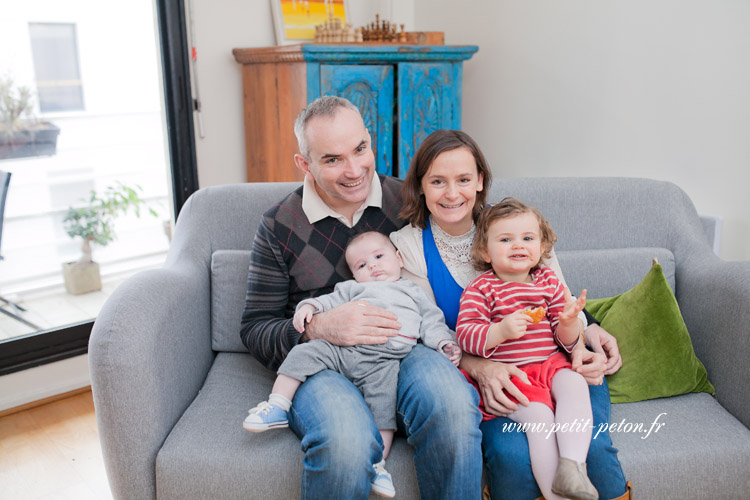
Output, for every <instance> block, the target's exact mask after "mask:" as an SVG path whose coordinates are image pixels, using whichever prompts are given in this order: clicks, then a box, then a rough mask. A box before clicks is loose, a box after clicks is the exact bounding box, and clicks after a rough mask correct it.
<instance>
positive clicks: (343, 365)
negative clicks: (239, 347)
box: [278, 339, 414, 430]
mask: <svg viewBox="0 0 750 500" xmlns="http://www.w3.org/2000/svg"><path fill="white" fill-rule="evenodd" d="M413 347H414V346H413V345H405V344H402V343H401V342H398V343H397V342H392V341H388V342H387V343H385V344H378V345H356V346H352V347H343V346H335V345H332V344H330V343H328V342H327V341H325V340H320V339H315V340H311V341H310V342H305V343H304V344H297V345H296V346H294V348H293V349H292V350H291V351H289V354H288V355H287V357H286V359H285V360H284V362H283V363H282V364H281V366H280V367H279V371H278V373H280V374H284V375H287V376H289V377H292V378H294V379H297V380H300V381H302V382H304V381H305V380H307V377H309V376H312V375H315V374H316V373H318V372H321V371H323V370H334V371H336V372H338V373H340V374H342V375H343V376H345V377H346V378H348V379H349V380H351V381H352V383H353V384H354V385H355V386H356V387H357V388H358V389H359V390H360V391H361V392H362V395H363V396H364V398H365V401H366V402H367V406H369V407H370V411H371V412H372V416H373V417H374V419H375V425H377V427H378V429H383V430H387V429H392V430H395V429H396V397H397V390H398V389H397V386H398V369H399V363H400V362H401V360H402V359H403V358H404V357H405V356H406V355H407V354H409V352H411V350H412V348H413Z"/></svg>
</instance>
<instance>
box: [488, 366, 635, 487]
mask: <svg viewBox="0 0 750 500" xmlns="http://www.w3.org/2000/svg"><path fill="white" fill-rule="evenodd" d="M589 394H590V395H591V409H592V410H593V416H594V422H593V425H594V432H593V434H592V439H591V445H590V447H589V454H588V456H587V457H586V470H587V472H588V475H589V479H591V482H592V483H594V486H595V487H596V489H597V490H598V491H599V498H617V497H620V496H622V495H624V494H625V484H626V481H625V475H624V474H623V472H622V467H620V461H619V460H618V459H617V448H615V447H614V446H612V439H611V438H610V436H609V432H601V433H600V434H599V435H598V436H597V430H598V429H599V428H600V424H602V423H605V422H606V423H609V419H610V402H609V387H608V386H607V381H606V380H605V381H604V383H603V384H602V385H590V386H589ZM503 425H506V426H507V427H506V428H507V429H513V428H514V427H512V426H513V425H514V424H513V421H512V420H510V419H509V418H495V419H492V420H487V421H485V422H482V424H481V425H480V428H481V430H482V447H483V449H484V459H485V461H486V465H487V471H488V473H489V482H490V493H491V494H493V498H508V499H513V500H534V499H536V498H539V497H541V496H542V493H541V492H540V491H539V488H538V487H537V485H536V480H534V475H533V473H532V472H531V459H530V458H529V444H528V441H527V440H526V434H524V433H523V432H518V431H515V430H512V431H508V432H503ZM594 437H596V439H594ZM494 492H500V493H499V496H495V495H494Z"/></svg>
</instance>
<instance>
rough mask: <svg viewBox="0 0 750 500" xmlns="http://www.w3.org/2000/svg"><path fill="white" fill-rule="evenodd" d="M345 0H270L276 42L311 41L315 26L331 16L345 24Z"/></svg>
mask: <svg viewBox="0 0 750 500" xmlns="http://www.w3.org/2000/svg"><path fill="white" fill-rule="evenodd" d="M347 3H348V2H347V0H271V10H272V13H273V21H274V29H275V31H276V43H277V44H278V45H287V44H291V43H305V42H312V41H313V40H314V39H315V26H316V25H318V24H323V23H324V22H326V21H328V20H329V19H331V17H333V19H339V20H340V21H341V25H342V26H343V25H345V24H346V11H347V8H346V7H347V5H346V4H347Z"/></svg>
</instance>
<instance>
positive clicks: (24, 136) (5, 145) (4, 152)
mask: <svg viewBox="0 0 750 500" xmlns="http://www.w3.org/2000/svg"><path fill="white" fill-rule="evenodd" d="M32 101H33V100H32V94H31V90H30V89H29V88H28V87H17V86H16V85H15V84H14V82H13V79H12V78H11V77H10V76H5V77H0V160H3V159H7V158H23V157H28V156H43V155H47V156H51V155H54V154H55V153H56V152H57V136H58V134H59V133H60V128H59V127H57V126H55V125H53V124H52V123H50V122H43V121H40V120H39V119H38V118H36V117H35V116H34V113H33V110H32Z"/></svg>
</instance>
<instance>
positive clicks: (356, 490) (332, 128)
mask: <svg viewBox="0 0 750 500" xmlns="http://www.w3.org/2000/svg"><path fill="white" fill-rule="evenodd" d="M295 134H296V135H297V141H298V143H299V149H300V154H298V155H295V157H294V161H295V163H296V165H297V167H298V168H299V169H300V170H302V171H303V172H304V173H305V182H304V185H303V186H302V187H301V188H299V189H297V190H296V191H294V192H292V193H291V194H290V195H289V196H287V197H286V198H285V199H283V200H282V201H281V202H279V204H277V205H276V206H274V207H272V208H271V209H270V210H269V211H268V212H266V213H265V214H264V216H263V219H262V221H261V224H260V227H259V229H258V232H257V234H256V236H255V241H254V242H253V250H252V256H251V262H250V269H249V273H248V288H247V296H246V301H245V311H244V313H243V317H242V331H241V335H242V339H243V342H244V343H245V345H246V346H247V347H248V350H249V351H250V352H251V353H252V354H253V355H254V356H255V357H256V358H257V359H258V360H260V361H261V362H262V363H263V364H264V365H265V366H267V367H268V368H271V369H276V368H277V367H278V366H279V364H280V363H281V361H282V360H283V359H284V358H285V356H286V354H287V353H288V352H289V350H290V349H291V348H292V347H294V345H296V344H297V343H299V342H304V341H306V340H311V339H318V338H319V339H325V340H327V341H328V342H330V343H332V344H335V345H357V344H383V343H385V342H386V341H387V339H388V337H391V336H394V335H397V334H398V331H399V328H400V326H401V325H400V324H399V323H398V322H397V321H396V316H395V315H394V314H392V313H390V312H388V311H386V310H383V309H380V308H377V307H374V306H371V305H369V304H367V303H365V302H354V303H348V304H344V305H341V306H339V307H336V308H334V309H332V310H330V311H327V312H324V313H321V314H317V315H315V316H314V317H313V319H312V321H311V322H310V323H308V325H307V327H306V328H305V332H304V334H300V333H298V332H297V331H296V330H295V328H294V326H293V325H292V317H293V314H294V309H295V307H296V305H297V303H298V302H300V301H301V300H303V299H305V298H309V297H314V296H317V295H321V294H324V293H329V292H331V291H332V290H333V287H334V286H335V284H336V283H338V282H339V281H342V280H344V279H350V278H351V273H350V271H349V270H348V268H347V265H346V262H345V260H344V254H343V252H344V247H345V245H346V242H347V241H348V239H349V238H350V237H351V236H352V235H354V234H356V233H358V232H361V231H364V230H376V231H380V232H382V233H384V234H389V233H390V232H391V231H394V230H396V229H398V228H400V227H401V226H402V225H403V224H404V221H402V220H400V219H399V218H398V211H399V208H400V206H401V198H400V189H401V183H400V181H398V180H396V179H393V178H389V177H385V176H378V175H376V173H375V158H374V155H373V152H372V149H371V138H370V134H369V132H368V131H367V129H366V128H365V125H364V122H363V121H362V117H361V116H360V114H359V110H358V109H357V108H356V107H355V106H354V105H352V104H351V103H350V102H349V101H347V100H346V99H342V98H339V97H330V96H329V97H322V98H320V99H317V100H316V101H314V102H312V103H311V104H309V105H308V106H307V108H305V109H304V110H303V111H302V112H301V113H300V115H299V116H298V117H297V121H296V123H295ZM398 418H399V426H400V427H401V428H403V430H404V431H405V432H406V434H407V436H409V442H410V444H412V445H413V446H414V447H415V459H414V461H415V465H416V469H417V477H418V481H419V488H420V492H421V495H422V497H423V498H425V499H441V498H443V499H460V498H479V496H480V480H481V471H482V456H481V435H480V433H479V428H478V425H479V420H480V415H479V412H478V410H477V396H476V393H475V392H474V391H470V390H469V388H468V385H467V384H466V383H465V381H464V380H463V379H462V377H461V376H460V374H459V372H458V371H457V370H456V369H455V368H454V367H453V365H452V364H451V363H450V361H448V360H447V359H446V358H445V357H443V356H442V355H440V354H439V353H437V352H435V351H433V350H431V349H427V348H425V347H424V346H422V345H418V346H416V347H415V349H413V350H412V352H411V353H410V354H409V355H408V356H406V358H404V360H403V361H402V362H401V369H400V373H399V384H398ZM289 425H290V427H291V428H292V429H293V430H294V432H295V433H296V434H297V436H299V438H300V439H301V440H302V448H303V451H304V452H305V459H304V471H303V475H302V498H305V499H314V498H321V499H326V500H328V499H331V498H342V499H343V498H346V499H358V498H361V499H366V498H368V497H369V494H370V483H371V481H372V480H373V478H374V474H375V473H374V470H373V467H372V466H373V464H376V463H378V462H379V461H380V460H381V459H382V441H381V438H380V435H379V433H378V429H377V426H376V425H375V423H374V421H373V419H372V415H371V414H370V411H369V409H368V408H367V405H366V404H365V402H364V399H363V398H362V395H361V393H360V392H359V391H358V390H357V389H356V387H355V386H354V385H353V384H352V383H351V382H350V381H349V380H347V379H346V378H345V377H343V376H342V375H339V374H337V373H334V372H332V371H330V370H326V371H323V372H321V373H318V374H317V375H314V376H312V377H310V378H308V379H307V381H305V382H304V383H303V384H302V385H301V386H300V388H299V390H298V391H297V393H296V395H295V397H294V401H293V405H292V408H291V411H290V412H289Z"/></svg>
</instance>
